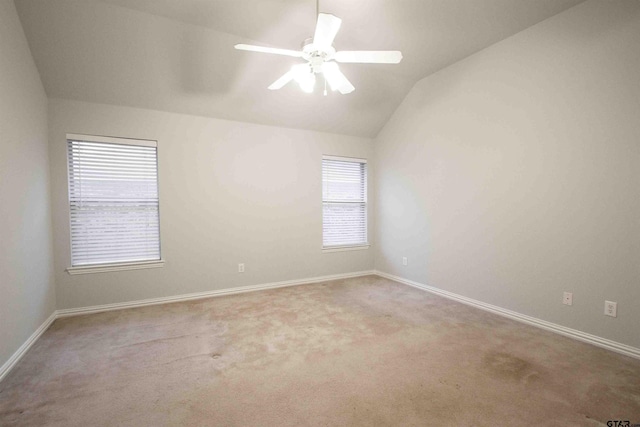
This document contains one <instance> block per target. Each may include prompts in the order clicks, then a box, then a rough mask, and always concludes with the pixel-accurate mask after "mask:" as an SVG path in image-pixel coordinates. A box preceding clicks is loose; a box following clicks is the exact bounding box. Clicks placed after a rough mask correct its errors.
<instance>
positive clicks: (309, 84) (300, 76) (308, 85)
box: [291, 64, 316, 93]
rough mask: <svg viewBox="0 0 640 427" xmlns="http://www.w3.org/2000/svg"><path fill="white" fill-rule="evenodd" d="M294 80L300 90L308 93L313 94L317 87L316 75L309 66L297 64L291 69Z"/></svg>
mask: <svg viewBox="0 0 640 427" xmlns="http://www.w3.org/2000/svg"><path fill="white" fill-rule="evenodd" d="M291 72H292V73H293V79H294V80H295V81H296V82H297V83H298V85H299V86H300V89H302V91H303V92H306V93H312V92H313V89H314V87H315V85H316V75H315V73H314V72H313V70H312V69H311V67H309V64H297V65H294V66H293V67H291Z"/></svg>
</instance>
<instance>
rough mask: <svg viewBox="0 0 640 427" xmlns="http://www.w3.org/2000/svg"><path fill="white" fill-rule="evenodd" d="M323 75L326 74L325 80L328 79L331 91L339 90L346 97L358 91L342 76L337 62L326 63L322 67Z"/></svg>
mask: <svg viewBox="0 0 640 427" xmlns="http://www.w3.org/2000/svg"><path fill="white" fill-rule="evenodd" d="M322 73H323V74H324V78H325V79H327V82H328V83H329V86H331V90H338V91H340V93H341V94H343V95H346V94H347V93H351V92H353V91H354V90H355V89H356V88H355V87H353V85H352V84H351V82H350V81H349V79H347V78H346V77H345V75H344V74H342V71H340V68H339V67H338V64H336V63H335V62H325V63H324V64H323V66H322Z"/></svg>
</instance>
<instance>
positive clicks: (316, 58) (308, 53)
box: [302, 37, 336, 74]
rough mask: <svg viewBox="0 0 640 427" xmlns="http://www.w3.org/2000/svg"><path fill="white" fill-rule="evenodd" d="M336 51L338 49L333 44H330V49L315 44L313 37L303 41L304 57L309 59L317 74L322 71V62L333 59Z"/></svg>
mask: <svg viewBox="0 0 640 427" xmlns="http://www.w3.org/2000/svg"><path fill="white" fill-rule="evenodd" d="M335 53H336V50H335V49H334V48H333V46H330V47H329V49H322V50H321V49H318V48H317V47H316V46H315V45H314V44H313V38H311V37H310V38H308V39H306V40H305V41H303V42H302V58H303V59H304V60H306V61H309V66H310V67H311V69H312V70H313V72H314V73H316V74H318V73H321V72H322V64H323V63H324V62H325V61H330V60H331V59H333V57H334V55H335Z"/></svg>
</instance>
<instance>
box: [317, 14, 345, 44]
mask: <svg viewBox="0 0 640 427" xmlns="http://www.w3.org/2000/svg"><path fill="white" fill-rule="evenodd" d="M340 24H342V19H340V18H338V17H337V16H334V15H331V14H329V13H319V14H318V22H317V24H316V32H315V34H314V35H313V45H314V46H315V47H316V48H317V49H319V50H327V49H328V48H330V47H331V45H332V44H333V39H335V38H336V34H338V30H339V29H340Z"/></svg>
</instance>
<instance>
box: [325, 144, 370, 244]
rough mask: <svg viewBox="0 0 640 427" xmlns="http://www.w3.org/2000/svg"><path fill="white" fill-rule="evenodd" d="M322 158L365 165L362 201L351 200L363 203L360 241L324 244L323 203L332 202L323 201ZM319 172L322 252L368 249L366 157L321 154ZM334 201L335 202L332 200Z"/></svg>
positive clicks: (367, 171)
mask: <svg viewBox="0 0 640 427" xmlns="http://www.w3.org/2000/svg"><path fill="white" fill-rule="evenodd" d="M324 160H336V161H340V162H350V163H359V164H364V165H365V173H364V201H362V202H352V203H354V204H356V203H357V204H362V205H364V233H365V241H364V242H362V243H348V244H344V245H328V246H325V244H324V206H325V203H332V202H328V201H325V199H324V179H323V175H324ZM320 174H321V183H322V191H321V193H322V194H321V196H320V197H321V200H322V252H323V253H330V252H345V251H357V250H365V249H369V247H370V246H371V245H370V243H369V194H368V193H369V164H368V162H367V159H363V158H359V157H346V156H335V155H323V156H322V162H321V167H320ZM333 203H335V202H333Z"/></svg>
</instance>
